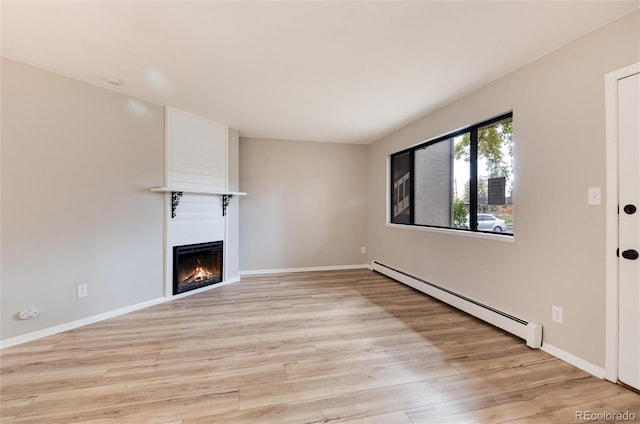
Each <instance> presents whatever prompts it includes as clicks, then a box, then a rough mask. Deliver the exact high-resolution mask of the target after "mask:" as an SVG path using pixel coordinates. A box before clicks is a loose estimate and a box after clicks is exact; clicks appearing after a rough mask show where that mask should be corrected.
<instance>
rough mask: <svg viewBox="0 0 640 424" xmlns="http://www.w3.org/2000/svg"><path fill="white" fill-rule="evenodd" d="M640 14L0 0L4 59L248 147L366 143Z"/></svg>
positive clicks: (545, 4)
mask: <svg viewBox="0 0 640 424" xmlns="http://www.w3.org/2000/svg"><path fill="white" fill-rule="evenodd" d="M638 6H639V2H638V0H635V1H611V0H607V1H576V0H573V1H502V2H495V1H478V0H476V1H424V2H419V1H418V2H416V1H414V2H408V1H407V2H405V1H389V2H368V1H318V2H314V1H287V2H268V1H260V2H246V1H235V2H233V1H226V2H213V1H193V2H186V1H137V2H133V1H109V2H97V1H86V2H80V1H76V2H60V1H36V2H30V1H4V0H3V1H2V4H1V7H2V9H1V10H0V13H1V19H2V20H1V23H2V45H1V46H2V50H1V53H2V55H3V56H6V57H9V58H13V59H16V60H19V61H22V62H25V63H29V64H32V65H36V66H39V67H42V68H44V69H48V70H51V71H54V72H59V73H61V74H64V75H68V76H70V77H73V78H76V79H79V80H82V81H86V82H88V83H91V84H95V85H99V86H102V87H106V88H109V89H111V90H115V91H118V92H121V93H124V94H126V95H129V96H133V97H136V98H140V99H144V100H148V101H152V102H155V103H158V104H160V105H169V106H173V107H176V108H179V109H182V110H185V111H188V112H191V113H194V114H197V115H200V116H203V117H206V118H209V119H212V120H215V121H218V122H223V123H225V124H227V125H229V126H231V127H233V128H236V129H238V130H240V134H241V135H242V136H245V137H264V138H278V139H289V140H311V141H328V142H349V143H370V142H372V141H375V140H376V139H378V138H380V137H382V136H384V135H386V134H389V133H390V132H393V131H394V130H396V129H398V128H400V127H402V126H404V125H406V124H407V123H409V122H412V121H414V120H416V119H417V118H419V117H421V116H423V115H425V114H427V113H429V112H430V111H433V110H435V109H437V108H439V107H442V106H443V105H445V104H447V103H449V102H451V101H453V100H454V99H456V98H459V97H461V96H463V95H465V94H466V93H469V92H471V91H473V90H475V89H477V88H479V87H481V86H483V85H485V84H487V83H489V82H491V81H493V80H495V79H497V78H499V77H501V76H503V75H505V74H507V73H509V72H511V71H513V70H515V69H517V68H519V67H521V66H523V65H525V64H527V63H530V62H531V61H533V60H535V59H537V58H539V57H540V56H543V55H545V54H547V53H549V52H551V51H553V50H555V49H557V48H559V47H561V46H563V45H565V44H567V43H569V42H571V41H572V40H575V39H576V38H578V37H580V36H582V35H584V34H586V33H588V32H590V31H592V30H594V29H595V28H597V27H600V26H602V25H604V24H606V23H608V22H610V21H612V20H614V19H616V18H618V17H620V16H622V15H625V14H627V13H629V12H630V11H631V10H633V9H636V8H638ZM109 78H115V79H117V80H119V81H120V84H119V85H111V84H109V83H108V82H107V80H108V79H109Z"/></svg>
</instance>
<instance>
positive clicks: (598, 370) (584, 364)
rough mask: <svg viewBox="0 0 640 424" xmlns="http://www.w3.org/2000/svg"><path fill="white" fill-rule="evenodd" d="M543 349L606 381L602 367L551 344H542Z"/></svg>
mask: <svg viewBox="0 0 640 424" xmlns="http://www.w3.org/2000/svg"><path fill="white" fill-rule="evenodd" d="M541 349H542V350H543V351H545V352H547V353H548V354H550V355H553V356H555V357H556V358H558V359H560V360H562V361H564V362H566V363H568V364H571V365H573V366H574V367H576V368H580V369H581V370H582V371H586V372H588V373H589V374H591V375H593V376H594V377H598V378H600V379H604V377H605V370H604V368H602V367H599V366H597V365H594V364H592V363H591V362H589V361H585V360H584V359H582V358H580V357H578V356H576V355H574V354H572V353H569V352H567V351H564V350H562V349H560V348H557V347H555V346H553V345H550V344H549V343H544V342H543V343H542V347H541Z"/></svg>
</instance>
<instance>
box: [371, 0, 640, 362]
mask: <svg viewBox="0 0 640 424" xmlns="http://www.w3.org/2000/svg"><path fill="white" fill-rule="evenodd" d="M639 21H640V16H639V12H637V11H636V12H634V13H632V14H630V15H627V16H626V17H623V18H622V19H620V20H618V21H616V22H614V23H611V24H609V25H607V26H605V27H603V28H601V29H599V30H597V31H595V32H593V33H591V34H588V35H586V36H585V37H583V38H581V39H579V40H577V41H576V42H574V43H571V44H570V45H567V46H565V47H564V48H562V49H559V50H557V51H555V52H554V53H552V54H550V55H548V56H545V57H543V58H541V59H539V60H537V61H536V62H534V63H531V64H530V65H528V66H525V67H523V68H521V69H520V70H518V71H516V72H513V73H511V74H509V75H507V76H505V77H503V78H501V79H499V80H497V81H495V82H494V83H492V84H489V85H487V86H486V87H484V88H482V89H480V90H478V91H476V92H474V93H472V94H470V95H468V96H466V97H464V98H462V99H460V100H458V101H456V102H454V103H452V104H450V105H449V106H447V107H444V108H442V109H440V110H438V111H436V112H435V113H432V114H430V115H428V116H426V117H424V118H422V119H420V120H418V121H416V122H414V123H412V124H411V125H408V126H406V127H404V128H402V129H400V130H398V131H397V132H395V133H393V134H391V135H389V136H387V137H384V138H383V139H381V140H379V141H377V142H376V143H374V144H372V145H370V146H369V151H368V155H369V159H368V181H369V185H368V187H369V190H368V202H369V205H370V207H369V209H368V239H369V249H370V250H369V252H370V254H369V259H370V260H378V261H380V262H382V263H385V264H388V265H390V266H393V267H395V268H398V269H401V270H404V271H407V272H409V273H412V274H414V275H417V276H419V277H422V278H424V279H426V280H429V281H432V282H434V283H437V284H440V285H443V286H445V287H447V288H449V289H451V290H454V291H456V292H458V293H461V294H464V295H466V296H469V297H471V298H473V299H476V300H478V301H481V302H484V303H486V304H488V305H491V306H493V307H496V308H499V309H502V310H504V311H506V312H509V313H511V314H513V315H516V316H521V317H523V318H526V319H528V320H532V321H537V322H540V323H542V324H543V327H544V331H543V332H544V334H543V338H544V341H545V343H549V344H551V345H553V346H556V347H558V348H560V349H563V350H565V351H567V352H569V353H572V354H573V355H576V356H578V357H580V358H582V359H584V360H586V361H588V362H590V363H591V364H594V365H596V366H598V367H604V340H605V330H604V323H605V303H604V295H605V274H604V270H605V255H604V247H605V211H604V206H587V188H588V187H595V186H598V187H602V188H603V189H604V187H605V121H604V119H605V118H604V117H605V112H604V104H605V101H604V75H605V73H607V72H610V71H612V70H615V69H618V68H621V67H623V66H626V65H629V64H631V63H635V62H638V61H639V60H640V41H639V40H640V33H639V27H640V26H639V25H638V22H639ZM510 110H513V122H514V143H515V174H516V177H515V216H514V217H515V225H516V227H515V232H516V235H515V243H502V242H498V241H492V240H485V239H477V238H469V237H464V236H458V235H449V234H437V233H430V232H423V231H416V230H411V229H399V228H389V227H386V226H385V219H386V205H387V203H386V202H387V199H386V197H387V192H386V186H387V174H386V161H387V157H388V155H389V154H391V153H394V152H396V151H399V150H402V149H404V148H406V147H408V146H411V145H413V144H416V143H419V142H421V141H424V140H427V139H431V138H433V137H436V136H438V135H442V134H444V133H447V132H450V131H452V130H455V129H458V128H461V127H464V126H467V125H470V124H473V123H476V122H480V121H483V120H485V119H488V118H491V117H494V116H497V115H500V114H502V113H505V112H508V111H510ZM603 195H604V193H603ZM603 198H604V196H603ZM552 305H558V306H561V307H563V308H564V324H562V325H559V324H556V323H552V322H551V306H552Z"/></svg>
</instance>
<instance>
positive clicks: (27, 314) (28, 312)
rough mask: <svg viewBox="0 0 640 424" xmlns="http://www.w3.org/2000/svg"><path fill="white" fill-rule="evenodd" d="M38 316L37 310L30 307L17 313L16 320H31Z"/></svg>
mask: <svg viewBox="0 0 640 424" xmlns="http://www.w3.org/2000/svg"><path fill="white" fill-rule="evenodd" d="M39 315H40V311H39V310H38V308H34V307H31V308H27V309H24V310H22V311H20V312H19V313H18V318H20V319H31V318H38V316H39Z"/></svg>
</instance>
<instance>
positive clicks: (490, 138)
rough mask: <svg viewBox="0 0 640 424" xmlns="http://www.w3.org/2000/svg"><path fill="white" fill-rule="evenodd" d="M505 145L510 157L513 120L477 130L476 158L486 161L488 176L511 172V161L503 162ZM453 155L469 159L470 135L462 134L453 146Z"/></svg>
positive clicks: (502, 175) (511, 155) (505, 175)
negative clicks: (503, 147)
mask: <svg viewBox="0 0 640 424" xmlns="http://www.w3.org/2000/svg"><path fill="white" fill-rule="evenodd" d="M503 145H504V146H506V147H507V151H508V154H509V156H510V157H513V122H512V121H507V122H503V123H501V124H498V125H493V126H491V127H487V128H482V129H480V130H479V131H478V159H480V158H484V159H486V161H487V172H488V173H489V178H493V177H507V178H509V177H510V175H511V173H512V172H513V169H511V168H512V165H511V163H510V162H511V161H509V164H507V163H505V161H504V159H505V158H504V157H503V156H504V155H503V151H502V146H503ZM453 155H454V157H455V158H456V159H457V160H461V159H463V160H465V161H467V162H469V160H471V152H470V135H469V134H468V133H467V134H465V135H464V136H462V139H461V140H460V141H458V142H457V143H456V144H455V146H454V147H453Z"/></svg>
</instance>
